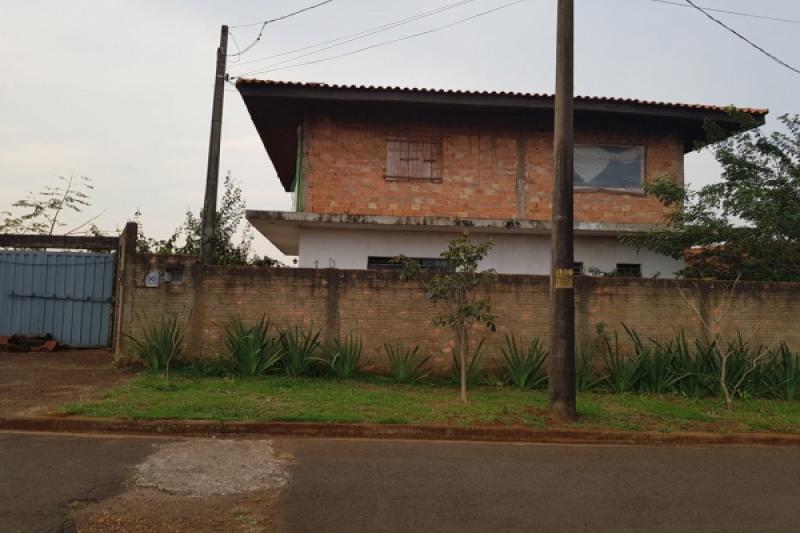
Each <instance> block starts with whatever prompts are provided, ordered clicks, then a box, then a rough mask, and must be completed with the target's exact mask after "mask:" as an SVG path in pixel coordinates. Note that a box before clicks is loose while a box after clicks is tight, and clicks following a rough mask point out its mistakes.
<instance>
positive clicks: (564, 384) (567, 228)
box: [548, 0, 576, 420]
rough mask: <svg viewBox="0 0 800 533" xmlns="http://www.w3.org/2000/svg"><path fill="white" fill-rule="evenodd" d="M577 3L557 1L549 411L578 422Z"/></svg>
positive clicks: (568, 0) (559, 416) (570, 0)
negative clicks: (575, 227)
mask: <svg viewBox="0 0 800 533" xmlns="http://www.w3.org/2000/svg"><path fill="white" fill-rule="evenodd" d="M573 22H574V4H573V0H558V28H557V36H556V41H557V42H556V96H555V128H554V138H553V152H554V154H553V162H554V167H555V174H554V175H553V222H552V227H551V230H550V250H551V251H550V254H551V255H550V363H549V368H548V374H549V375H548V378H549V394H550V410H551V412H552V413H553V414H554V415H555V416H557V417H558V418H561V419H565V420H573V419H575V417H576V411H575V296H574V295H575V290H574V288H573V280H572V277H573V271H574V270H573V269H574V256H573V237H572V230H573V223H572V222H573V220H572V216H573V210H572V179H573V175H572V168H573V159H572V157H573V117H572V114H573V105H572V104H573V56H574V44H573V43H574V26H573Z"/></svg>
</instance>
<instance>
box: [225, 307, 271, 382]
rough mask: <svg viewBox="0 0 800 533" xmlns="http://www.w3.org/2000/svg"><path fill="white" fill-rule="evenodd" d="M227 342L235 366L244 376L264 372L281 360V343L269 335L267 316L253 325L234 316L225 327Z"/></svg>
mask: <svg viewBox="0 0 800 533" xmlns="http://www.w3.org/2000/svg"><path fill="white" fill-rule="evenodd" d="M225 344H226V345H227V347H228V352H229V353H230V356H231V361H232V363H233V368H234V369H235V370H236V372H237V373H238V374H240V375H243V376H258V375H261V374H264V373H266V372H268V371H269V370H271V369H272V368H274V367H275V366H276V365H277V363H278V362H280V360H281V346H280V343H279V342H278V339H277V338H276V337H271V336H270V335H269V321H268V320H266V319H265V318H262V319H261V320H260V321H259V322H258V323H257V324H253V325H252V326H247V325H246V324H245V323H244V322H243V321H242V319H241V318H239V317H236V318H234V319H233V321H232V322H231V323H230V324H229V325H228V326H227V327H226V328H225Z"/></svg>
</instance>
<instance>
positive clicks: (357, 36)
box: [239, 0, 475, 65]
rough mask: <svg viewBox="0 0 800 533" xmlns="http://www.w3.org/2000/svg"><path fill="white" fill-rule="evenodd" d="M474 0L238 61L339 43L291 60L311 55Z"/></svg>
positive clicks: (245, 63) (263, 59) (273, 56)
mask: <svg viewBox="0 0 800 533" xmlns="http://www.w3.org/2000/svg"><path fill="white" fill-rule="evenodd" d="M474 1H475V0H460V1H459V2H454V3H452V4H447V5H444V6H441V7H437V8H436V9H432V10H430V11H424V12H422V13H417V14H416V15H412V16H410V17H407V18H404V19H400V20H395V21H392V22H388V23H386V24H381V25H380V26H375V27H372V28H368V29H366V30H362V31H359V32H356V33H351V34H348V35H343V36H341V37H337V38H335V39H328V40H327V41H322V42H319V43H316V44H311V45H308V46H303V47H300V48H295V49H294V50H287V51H285V52H279V53H277V54H272V55H268V56H264V57H259V58H257V59H250V60H248V61H242V62H241V63H239V65H247V64H250V63H258V62H261V61H266V60H268V59H275V58H276V57H283V56H287V55H291V54H295V53H297V52H304V51H306V50H310V49H314V48H319V47H321V46H325V45H327V44H331V43H339V44H334V45H333V46H327V47H325V48H322V49H320V50H316V51H313V52H309V53H307V54H303V55H300V56H296V57H294V58H292V60H293V59H299V58H301V57H306V56H308V55H311V54H315V53H318V52H322V51H324V50H329V49H330V48H335V47H337V46H341V45H343V44H346V43H350V42H353V41H356V40H358V39H363V38H365V37H370V36H372V35H375V34H377V33H381V32H384V31H388V30H391V29H394V28H397V27H400V26H404V25H406V24H410V23H411V22H415V21H417V20H421V19H424V18H427V17H431V16H433V15H438V14H439V13H443V12H445V11H449V10H451V9H455V8H457V7H461V6H463V5H466V4H470V3H472V2H474ZM342 41H343V42H342Z"/></svg>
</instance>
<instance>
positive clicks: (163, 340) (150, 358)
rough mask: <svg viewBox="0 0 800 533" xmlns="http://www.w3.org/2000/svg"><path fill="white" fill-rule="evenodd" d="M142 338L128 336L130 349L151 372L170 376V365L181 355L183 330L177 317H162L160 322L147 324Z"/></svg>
mask: <svg viewBox="0 0 800 533" xmlns="http://www.w3.org/2000/svg"><path fill="white" fill-rule="evenodd" d="M142 335H143V336H142V338H136V337H132V336H130V335H127V336H126V337H127V339H128V340H129V341H130V349H131V351H132V352H133V353H134V354H136V356H137V357H138V358H139V359H140V360H141V361H142V363H143V364H144V366H145V367H146V368H147V369H149V370H150V371H151V372H154V373H156V374H163V375H166V376H169V365H170V363H171V362H172V361H173V360H174V359H178V358H179V357H180V355H181V343H182V342H183V328H182V327H181V326H179V325H178V319H177V318H175V317H171V318H167V317H166V316H165V315H162V316H161V318H160V319H159V321H158V322H155V323H150V324H147V325H146V326H145V327H144V328H143V330H142Z"/></svg>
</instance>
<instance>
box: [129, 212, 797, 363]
mask: <svg viewBox="0 0 800 533" xmlns="http://www.w3.org/2000/svg"><path fill="white" fill-rule="evenodd" d="M126 233H128V231H127V228H126ZM134 235H135V233H134ZM123 241H125V242H124V243H123V244H122V245H121V250H122V253H121V255H120V268H119V269H118V271H119V277H118V283H119V285H118V292H117V295H118V297H117V312H116V320H117V324H116V328H115V330H116V333H117V334H116V336H115V343H114V348H115V354H116V357H117V360H118V361H121V362H125V361H129V360H130V359H129V356H128V355H127V354H126V351H125V341H124V336H125V335H132V336H136V335H137V333H138V332H140V331H141V326H142V324H144V323H145V322H146V321H149V320H157V319H159V318H160V317H161V316H162V315H164V314H168V315H174V316H176V317H177V318H178V320H179V323H181V324H182V325H183V326H184V328H185V331H186V340H185V354H186V357H187V358H209V357H215V356H217V355H219V354H221V353H224V327H225V325H226V323H228V322H229V321H230V320H231V318H233V317H234V316H236V315H238V316H240V317H241V318H242V319H244V320H246V321H249V322H254V321H257V320H259V319H260V318H261V317H262V316H266V317H267V318H269V319H270V321H271V322H272V323H273V324H277V325H281V326H286V325H294V324H298V325H302V326H305V327H313V328H315V329H318V330H320V331H321V332H322V336H323V337H324V338H326V339H330V338H333V337H335V336H337V335H339V334H346V333H350V332H352V333H355V334H357V335H359V336H361V337H362V339H363V343H364V356H365V358H366V359H368V360H370V361H371V365H370V367H371V368H372V369H373V370H375V371H381V370H383V369H385V366H386V360H385V355H384V354H383V350H382V346H383V343H384V342H388V343H395V342H403V343H404V344H405V345H406V346H408V347H413V346H414V345H416V344H419V345H420V346H421V347H422V348H423V349H424V350H426V352H427V353H428V354H430V355H431V356H432V357H431V365H432V369H433V370H434V371H435V372H437V373H446V372H449V368H450V364H451V353H450V350H451V347H452V339H451V337H452V334H451V333H450V330H448V329H447V328H443V327H437V326H434V325H433V323H432V321H433V318H434V316H435V315H436V313H437V310H436V309H435V308H434V306H433V305H432V304H431V303H430V302H428V301H427V300H426V299H425V295H424V293H423V291H422V289H421V288H420V287H419V286H418V285H417V284H416V283H413V282H404V281H402V280H401V279H400V278H399V275H398V274H397V273H394V272H384V271H367V270H337V269H300V268H265V267H233V266H204V265H200V264H198V263H197V261H196V258H194V257H185V256H152V257H148V256H142V255H137V254H136V253H130V252H131V251H134V250H135V240H134V241H132V240H131V239H130V237H128V238H124V239H123ZM125 243H127V244H125ZM176 268H177V269H183V279H182V281H181V282H179V283H163V284H161V285H160V286H159V287H157V288H151V287H145V284H144V277H145V274H146V272H147V271H148V270H151V269H157V270H160V271H165V270H167V269H176ZM678 287H680V288H681V290H682V291H683V294H682V293H681V290H679V289H678ZM575 292H576V294H575V303H576V328H577V334H578V337H579V339H582V340H585V341H592V340H596V338H597V336H596V325H597V324H598V323H601V322H602V323H604V324H605V325H606V328H607V330H608V331H614V330H616V331H618V332H619V334H620V339H621V340H623V341H624V342H626V343H627V336H626V335H625V333H624V330H623V328H622V324H623V323H624V324H626V325H628V326H629V327H632V328H634V329H635V330H636V331H637V332H638V333H639V334H641V335H642V336H643V337H658V338H665V337H672V336H674V335H675V334H676V333H678V332H679V331H680V330H681V329H683V330H684V331H685V332H686V334H687V336H688V337H689V338H696V337H698V336H700V335H702V333H703V325H702V322H701V321H700V319H699V318H698V316H697V312H696V311H695V310H694V309H693V306H694V307H695V308H696V309H697V310H699V311H700V312H701V313H702V314H703V315H704V317H705V320H707V321H710V320H711V319H712V318H713V316H714V315H715V311H714V310H715V309H717V308H718V307H719V306H720V305H723V306H725V305H727V302H728V300H729V299H728V295H729V294H730V283H728V282H695V281H679V282H676V281H673V280H654V279H632V278H627V279H626V278H593V277H585V276H580V277H578V278H576V291H575ZM548 293H549V287H548V278H547V277H546V276H511V275H498V276H497V277H496V280H495V281H494V283H493V284H492V285H491V287H489V288H488V294H489V297H490V300H491V303H492V309H493V311H494V312H495V313H496V314H497V315H498V316H497V321H496V322H497V331H496V332H494V333H492V332H489V331H488V330H483V331H484V332H485V336H486V341H487V346H488V359H487V365H488V366H489V367H496V366H497V365H498V363H499V361H500V360H501V352H500V346H501V345H502V343H503V341H504V336H505V334H507V333H512V332H513V333H514V334H516V336H517V337H518V338H521V339H524V340H528V339H531V338H533V337H539V338H540V339H541V340H542V341H543V342H545V344H546V343H547V339H548V334H549V333H548V322H547V305H548V298H549V297H548ZM726 316H727V318H726V320H725V321H724V323H723V324H722V328H721V330H722V333H723V335H726V336H733V335H736V332H737V331H738V332H741V333H742V335H743V336H744V337H745V338H747V339H752V340H754V341H755V342H761V343H764V344H767V345H771V344H774V343H776V342H777V341H780V340H782V341H786V342H787V343H788V344H789V345H790V346H792V347H793V348H794V349H799V348H800V328H798V327H797V325H796V324H797V319H798V318H799V317H800V283H753V282H747V283H744V282H742V283H739V284H738V285H737V287H736V291H735V294H734V298H733V300H732V301H731V302H730V308H729V310H728V312H727V315H726ZM480 335H481V333H479V332H478V331H477V330H476V331H475V332H474V333H473V339H476V340H477V339H478V338H480Z"/></svg>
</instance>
